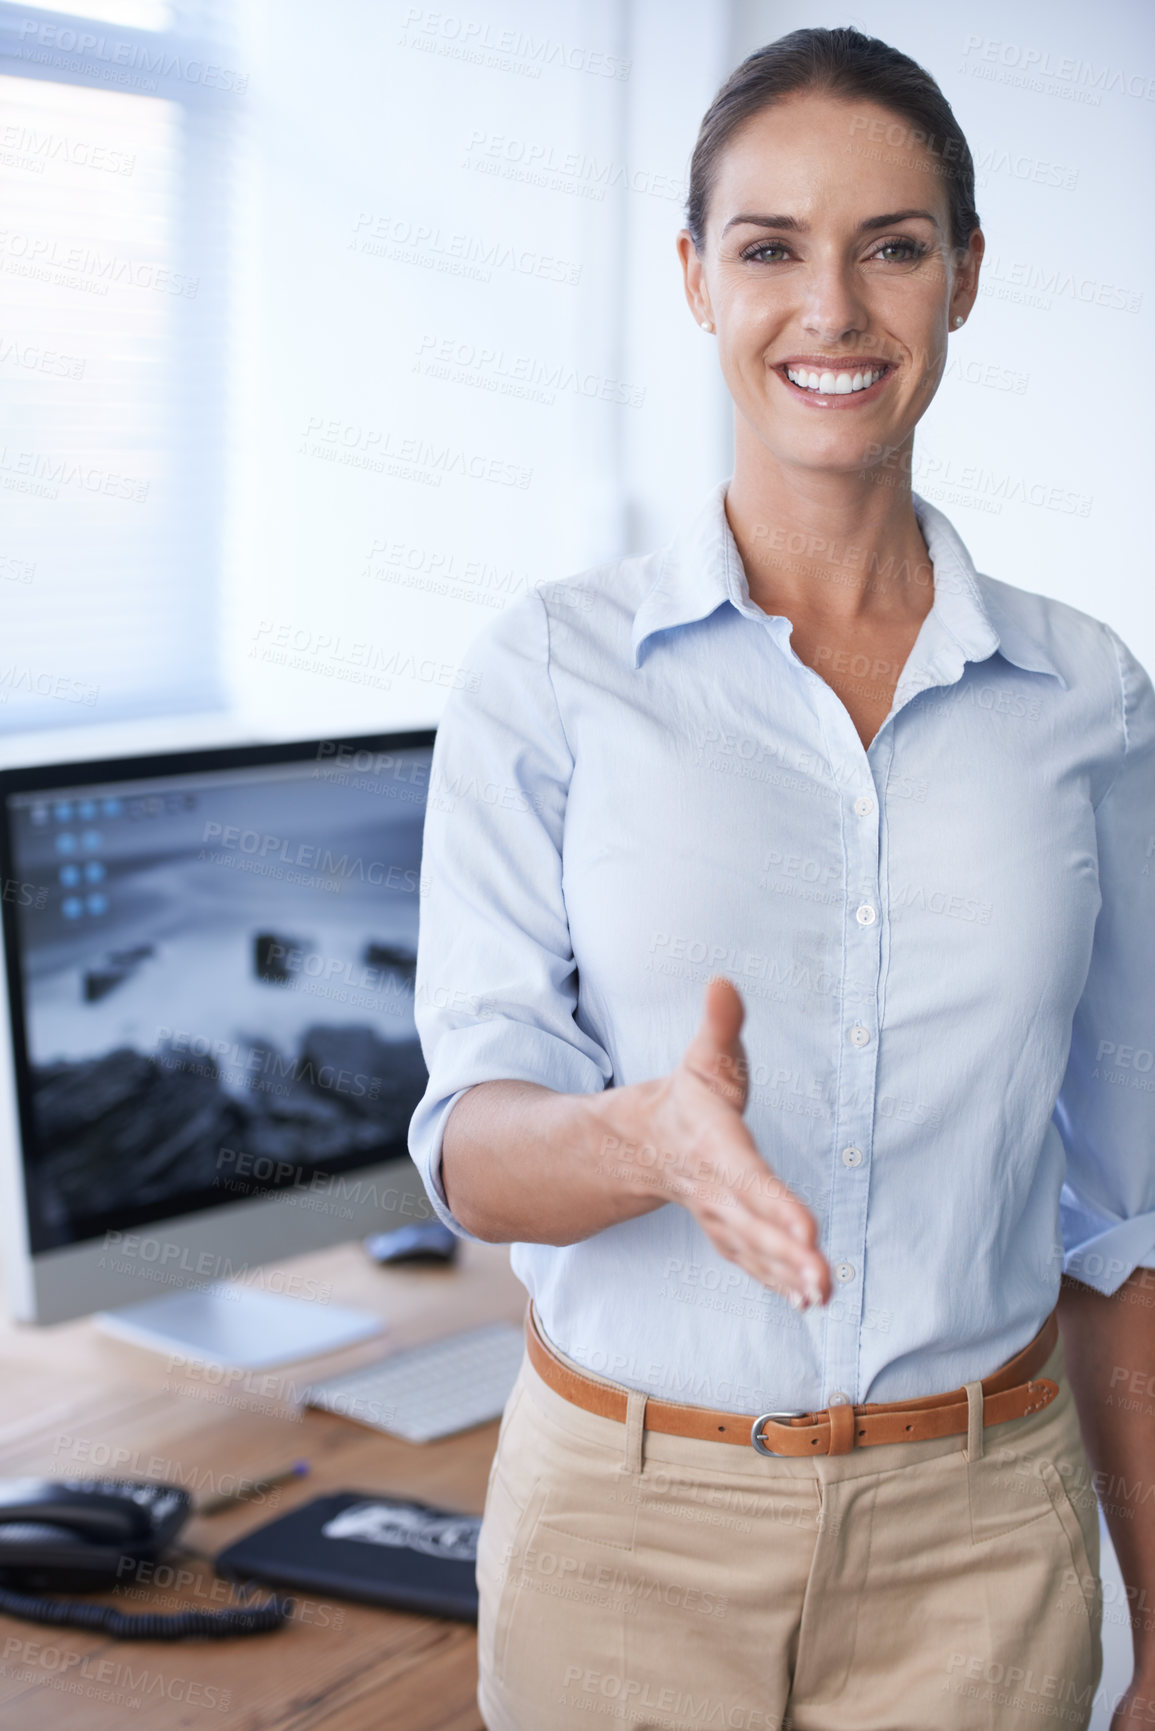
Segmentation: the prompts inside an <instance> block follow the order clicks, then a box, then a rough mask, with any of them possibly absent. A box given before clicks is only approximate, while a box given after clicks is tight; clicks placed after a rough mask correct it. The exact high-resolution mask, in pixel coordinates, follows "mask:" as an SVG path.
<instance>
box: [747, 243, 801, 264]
mask: <svg viewBox="0 0 1155 1731" xmlns="http://www.w3.org/2000/svg"><path fill="white" fill-rule="evenodd" d="M772 252H776V253H780V254H782V255H783V257H788V256H789V254H788V253H787V249H786V248H785V247H784V246H783V245H782V242H781V241H779V240H763V241H759V243H758V245H757V246H752V247H750V248H749V249H748V251H746V252H744V253H743V254H742V257H743V258H748V259H757V260H761V261H765V262H766V263H769V264H773V263H774V262H775V261H774V260H773V259H769V258H768V257H767V254H769V253H772Z"/></svg>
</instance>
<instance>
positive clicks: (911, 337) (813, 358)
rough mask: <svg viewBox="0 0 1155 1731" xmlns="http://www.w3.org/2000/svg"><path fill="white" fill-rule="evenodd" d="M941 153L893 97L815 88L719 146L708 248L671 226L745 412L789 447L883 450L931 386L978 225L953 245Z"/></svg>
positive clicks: (799, 455)
mask: <svg viewBox="0 0 1155 1731" xmlns="http://www.w3.org/2000/svg"><path fill="white" fill-rule="evenodd" d="M951 166H952V164H951V162H950V161H944V160H943V158H942V157H941V156H935V155H932V154H931V153H930V152H929V151H928V150H927V149H926V148H925V146H924V145H923V144H922V143H921V142H919V141H917V140H912V138H911V128H910V127H909V125H908V123H907V122H906V121H905V120H903V119H901V118H900V117H899V116H896V115H895V114H893V113H892V112H891V111H890V110H889V109H885V108H881V107H879V106H877V105H876V104H874V103H870V102H858V101H841V100H836V99H834V98H832V97H830V96H826V95H817V94H814V93H810V92H807V93H801V94H798V95H795V96H791V97H788V98H786V99H784V100H783V101H781V102H778V103H776V104H775V105H774V106H773V107H771V108H768V109H765V110H763V112H762V113H760V114H757V115H755V116H754V117H753V118H752V119H750V120H748V121H747V122H746V123H745V124H744V125H743V126H742V127H740V128H739V130H738V132H737V133H735V135H734V137H733V138H732V139H731V140H730V142H729V144H728V145H727V146H726V148H725V150H724V152H723V154H722V156H721V158H720V161H719V164H718V170H717V175H716V178H715V183H714V188H713V192H712V194H711V197H710V204H709V211H708V221H707V230H706V238H705V251H704V253H703V255H702V256H701V257H699V255H698V254H697V252H696V251H695V249H694V246H693V243H692V241H690V238H689V235H688V234H687V233H686V232H685V231H683V233H682V234H681V235H680V236H679V241H678V246H679V251H680V252H681V255H682V262H683V266H684V269H685V273H686V294H687V299H688V300H689V302H690V306H691V308H692V309H693V311H694V314H695V317H696V318H698V319H699V320H701V319H709V320H710V321H711V322H712V323H713V325H714V326H715V329H716V331H717V340H718V349H719V359H720V361H721V366H722V372H723V375H724V377H725V380H726V383H727V385H728V386H729V389H730V394H731V396H732V397H733V399H734V402H735V405H736V406H737V409H738V411H739V415H740V416H741V417H742V419H743V420H744V421H745V422H746V423H747V426H748V427H749V428H750V429H751V430H752V432H753V434H754V436H755V437H756V438H757V439H759V440H760V441H761V443H762V444H763V445H764V446H765V447H766V449H767V450H768V451H769V452H771V453H772V454H773V455H775V456H776V457H778V458H779V459H780V460H781V461H782V462H783V463H785V464H788V465H790V466H792V467H795V468H798V467H801V468H806V469H815V470H835V471H846V470H862V469H874V468H878V467H880V466H884V465H885V464H886V462H887V459H888V457H890V459H891V461H892V462H893V454H894V453H895V452H896V450H899V449H901V448H902V447H903V446H904V445H905V443H906V441H907V440H908V438H909V437H910V435H911V433H912V432H913V430H914V427H915V425H916V423H917V422H918V420H919V418H920V417H921V416H922V414H923V413H924V411H925V410H926V407H927V405H928V404H929V402H930V400H931V398H932V397H933V396H934V393H935V390H936V389H937V387H938V381H939V379H940V378H941V376H942V371H943V367H944V365H945V362H946V345H947V333H948V331H949V330H950V329H951V328H952V327H953V324H954V320H955V318H956V316H957V315H959V314H962V315H963V316H964V317H965V316H966V314H967V313H968V312H969V311H970V308H971V306H972V304H973V302H974V299H975V295H976V293H977V287H978V268H979V262H980V260H981V258H982V251H983V241H982V236H981V234H978V233H976V234H975V235H974V236H973V237H972V239H971V243H970V248H969V250H968V252H967V254H966V256H965V258H964V260H963V261H962V262H961V264H959V263H956V262H955V261H954V260H953V259H952V255H951V243H950V228H949V219H948V204H947V191H946V186H945V184H944V178H945V174H946V173H949V171H950V168H951ZM823 374H829V375H831V376H830V377H826V378H824V377H823ZM791 375H793V377H792V376H791ZM875 375H878V376H877V377H875ZM872 378H873V379H874V382H873V383H871V382H870V381H871V379H872ZM815 384H817V385H818V387H819V388H818V389H817V390H815V389H814V388H813V387H814V385H815Z"/></svg>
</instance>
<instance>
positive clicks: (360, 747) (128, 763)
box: [0, 727, 437, 1319]
mask: <svg viewBox="0 0 1155 1731" xmlns="http://www.w3.org/2000/svg"><path fill="white" fill-rule="evenodd" d="M436 731H437V730H436V728H432V727H423V728H411V729H407V730H405V731H401V732H389V733H370V734H364V733H359V734H347V735H346V734H340V735H338V734H323V735H321V736H319V737H318V736H315V735H310V736H309V737H308V738H305V739H298V740H278V741H275V742H274V741H270V742H253V743H245V744H238V745H225V746H209V747H193V748H185V749H181V750H178V751H164V752H150V753H148V754H140V753H136V754H133V755H131V756H118V757H100V758H82V759H77V760H74V761H70V762H67V763H61V762H53V763H42V764H33V765H26V764H22V765H19V766H9V767H6V768H0V932H2V934H3V950H4V979H5V986H6V997H7V1011H6V1023H7V1028H6V1032H7V1041H6V1044H7V1048H8V1051H7V1054H6V1056H7V1058H8V1060H9V1063H10V1066H11V1076H10V1082H11V1093H12V1101H11V1104H12V1107H13V1108H14V1111H13V1113H12V1117H13V1120H14V1122H13V1124H12V1128H13V1129H14V1130H15V1131H16V1135H17V1138H18V1145H17V1147H16V1148H15V1149H14V1150H13V1151H12V1157H11V1159H10V1160H3V1161H2V1162H0V1163H2V1164H3V1165H6V1166H9V1167H10V1169H11V1170H12V1172H13V1174H14V1176H15V1181H16V1193H15V1195H13V1196H12V1200H13V1201H14V1202H15V1201H16V1200H17V1198H18V1207H17V1209H16V1211H15V1213H16V1218H15V1219H11V1218H10V1220H9V1223H8V1224H9V1228H10V1231H9V1235H8V1236H9V1252H10V1254H11V1252H12V1251H13V1250H15V1251H16V1254H17V1261H18V1262H19V1263H22V1264H23V1272H24V1275H25V1276H26V1277H30V1276H31V1275H32V1273H33V1270H34V1268H35V1266H36V1265H39V1264H42V1263H44V1262H45V1260H46V1259H50V1258H58V1257H60V1256H61V1255H67V1254H68V1253H73V1254H79V1253H82V1252H84V1251H91V1250H92V1248H93V1247H94V1246H95V1245H97V1244H98V1243H99V1240H98V1239H91V1238H86V1239H82V1240H78V1241H76V1242H75V1243H74V1244H68V1245H58V1246H53V1247H51V1248H50V1249H46V1250H39V1251H35V1252H34V1251H33V1250H32V1247H31V1238H30V1219H29V1214H28V1201H29V1199H28V1186H27V1163H26V1151H27V1150H28V1149H29V1148H30V1147H32V1146H34V1145H35V1134H36V1131H35V1121H34V1116H33V1105H32V1094H33V1089H32V1066H31V1062H30V1059H29V1053H28V1043H27V1027H26V1008H27V1006H26V1002H25V994H24V981H23V977H22V969H21V944H20V929H19V911H18V903H17V900H16V897H15V895H12V894H9V893H8V892H9V888H10V886H14V885H17V884H18V882H19V880H18V878H17V875H16V869H15V868H16V861H15V857H14V848H13V838H12V833H11V826H10V809H9V803H8V801H9V796H10V795H12V794H19V793H39V792H43V793H47V794H50V793H51V792H52V791H53V790H54V789H57V788H64V787H68V788H76V789H81V788H84V787H90V786H99V785H101V784H103V783H110V782H126V781H149V780H165V779H169V778H175V777H179V776H181V775H197V774H201V775H203V774H212V773H213V772H215V771H219V770H224V771H228V770H238V769H260V768H266V767H275V766H276V765H278V764H289V763H308V762H311V761H318V762H323V761H326V759H323V758H321V756H320V752H321V748H322V747H326V748H330V750H331V751H332V752H333V753H336V752H339V751H340V752H345V751H348V752H351V753H355V752H361V751H367V752H370V753H372V754H373V755H384V754H388V753H392V752H401V751H406V750H415V749H430V750H431V749H432V747H433V744H434V741H435V739H436ZM326 757H328V752H327V753H326ZM333 767H336V762H335V759H334V760H333ZM427 791H428V790H427ZM402 1158H404V1159H406V1160H407V1159H408V1147H407V1144H406V1142H405V1141H404V1140H399V1141H398V1142H396V1143H393V1144H389V1145H388V1146H387V1147H383V1148H382V1149H381V1150H379V1151H377V1152H375V1153H374V1154H373V1155H372V1157H371V1159H370V1160H367V1161H366V1162H365V1164H364V1166H358V1167H350V1168H349V1171H350V1172H354V1171H355V1172H358V1173H366V1174H368V1173H371V1172H374V1171H380V1170H382V1169H384V1168H387V1167H392V1166H396V1165H397V1163H398V1162H400V1161H401V1160H402ZM3 1188H4V1189H8V1190H9V1194H10V1195H12V1191H11V1186H10V1185H5V1186H3ZM277 1197H278V1192H277V1191H275V1190H270V1191H259V1192H253V1193H247V1194H241V1195H237V1196H236V1197H235V1198H231V1199H229V1200H227V1201H225V1202H223V1203H222V1204H220V1205H218V1207H213V1208H210V1209H198V1210H194V1211H191V1212H190V1211H188V1210H184V1211H177V1212H175V1213H173V1214H171V1215H165V1216H163V1217H162V1218H160V1217H158V1218H157V1219H156V1221H155V1222H154V1223H153V1227H154V1229H155V1228H159V1227H161V1226H162V1225H163V1224H164V1223H165V1222H169V1221H171V1222H173V1223H174V1224H176V1223H180V1222H183V1221H186V1220H192V1219H194V1218H195V1217H197V1216H200V1217H205V1216H209V1215H214V1216H215V1215H217V1214H218V1213H221V1214H225V1215H227V1216H229V1217H232V1216H234V1215H235V1214H237V1213H239V1212H240V1210H241V1209H242V1208H245V1207H248V1208H253V1207H254V1206H258V1205H260V1204H261V1203H264V1202H275V1201H276V1200H277ZM12 1228H15V1229H16V1241H15V1243H13V1241H12V1236H11V1229H12ZM21 1252H22V1254H21ZM7 1272H8V1275H9V1287H10V1292H11V1294H12V1298H13V1301H14V1306H15V1309H16V1312H17V1314H23V1315H24V1316H27V1317H29V1319H31V1314H34V1313H35V1311H36V1310H38V1309H39V1308H40V1307H39V1305H38V1304H36V1303H35V1300H34V1289H35V1286H36V1282H35V1280H34V1279H32V1278H21V1277H20V1272H19V1270H17V1269H14V1268H12V1267H11V1266H10V1267H9V1269H8V1270H7Z"/></svg>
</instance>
